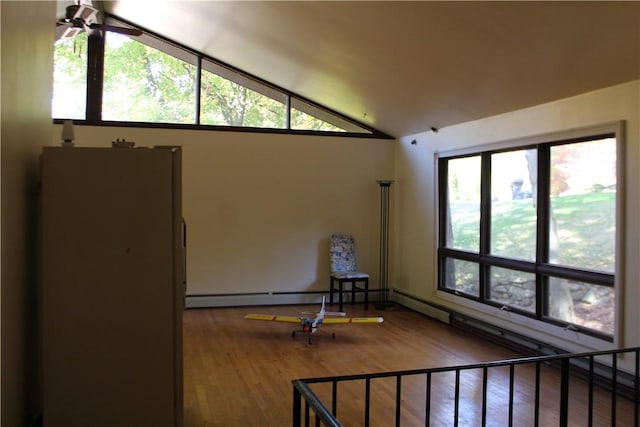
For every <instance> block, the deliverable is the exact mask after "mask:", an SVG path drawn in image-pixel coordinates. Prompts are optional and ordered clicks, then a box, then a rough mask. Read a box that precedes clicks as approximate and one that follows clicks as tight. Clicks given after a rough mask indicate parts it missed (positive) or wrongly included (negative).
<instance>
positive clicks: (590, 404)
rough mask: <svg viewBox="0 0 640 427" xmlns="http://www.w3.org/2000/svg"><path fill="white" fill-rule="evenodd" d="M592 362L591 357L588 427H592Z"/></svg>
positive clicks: (591, 357) (590, 358) (591, 358)
mask: <svg viewBox="0 0 640 427" xmlns="http://www.w3.org/2000/svg"><path fill="white" fill-rule="evenodd" d="M593 361H594V358H593V356H589V420H588V425H589V427H591V426H592V425H593Z"/></svg>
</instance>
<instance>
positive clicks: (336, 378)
mask: <svg viewBox="0 0 640 427" xmlns="http://www.w3.org/2000/svg"><path fill="white" fill-rule="evenodd" d="M636 351H640V347H631V348H626V349H615V350H602V351H594V352H586V353H560V354H551V355H544V356H528V357H519V358H514V359H504V360H496V361H490V362H479V363H473V364H465V365H454V366H444V367H439V368H422V369H409V370H402V371H387V372H377V373H369V374H352V375H338V376H333V377H315V378H301V379H299V380H296V381H301V382H304V383H306V384H313V383H323V382H333V381H352V380H364V379H367V378H387V377H396V376H409V375H421V374H427V373H437V372H448V371H456V370H460V371H464V370H470V369H481V368H485V367H487V368H493V367H497V366H510V365H521V364H525V363H534V362H548V361H553V360H561V359H579V358H583V357H591V356H594V357H595V356H605V355H611V354H620V353H632V352H636Z"/></svg>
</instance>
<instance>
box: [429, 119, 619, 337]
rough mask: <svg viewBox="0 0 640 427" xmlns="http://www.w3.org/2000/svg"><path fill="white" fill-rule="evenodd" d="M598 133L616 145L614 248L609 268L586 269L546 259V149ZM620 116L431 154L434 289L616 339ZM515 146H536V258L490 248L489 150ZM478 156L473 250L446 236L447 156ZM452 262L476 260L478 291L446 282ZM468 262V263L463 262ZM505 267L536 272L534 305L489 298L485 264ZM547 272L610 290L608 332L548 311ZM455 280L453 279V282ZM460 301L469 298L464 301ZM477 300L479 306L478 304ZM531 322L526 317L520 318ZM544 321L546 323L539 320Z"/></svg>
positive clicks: (450, 296)
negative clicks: (611, 304)
mask: <svg viewBox="0 0 640 427" xmlns="http://www.w3.org/2000/svg"><path fill="white" fill-rule="evenodd" d="M601 138H615V141H616V143H615V145H616V170H615V174H616V190H615V227H616V229H615V242H614V247H615V254H614V257H615V258H614V268H613V271H612V272H608V271H601V270H596V269H593V270H592V269H589V268H583V267H576V266H573V265H571V266H566V265H561V264H559V263H554V262H550V260H549V258H548V250H549V237H548V236H549V227H550V221H552V220H550V218H549V212H550V206H549V205H550V193H549V186H550V179H551V178H550V174H551V172H550V168H549V150H550V149H551V148H552V147H554V146H560V145H566V144H574V143H580V142H587V141H592V140H598V139H601ZM624 145H625V144H624V121H619V122H613V123H606V124H602V125H596V126H591V127H588V128H581V129H574V130H569V131H564V132H555V133H552V134H545V135H538V136H532V137H528V138H521V139H517V140H510V141H504V142H500V143H495V144H490V145H483V146H477V147H473V148H468V149H459V150H451V151H446V152H438V153H436V154H435V159H434V160H435V170H436V180H437V201H438V205H437V236H438V237H437V244H438V246H437V251H436V257H437V277H436V290H437V292H441V293H442V294H441V295H448V296H447V297H446V299H447V300H450V301H454V302H455V301H458V302H460V303H461V304H463V305H469V304H471V305H472V306H473V307H475V308H480V309H481V310H482V307H486V310H487V312H490V311H491V310H495V309H499V310H501V311H506V312H509V313H514V314H517V315H518V316H523V318H529V319H534V320H535V324H538V325H539V326H540V327H541V330H545V331H548V330H550V329H549V328H548V326H549V325H551V326H553V327H560V328H563V330H565V331H571V332H572V333H575V334H580V335H585V336H589V337H592V338H595V339H596V340H601V341H604V342H618V341H619V338H620V333H621V312H622V309H621V307H622V305H623V304H622V294H623V280H622V277H623V274H622V271H623V258H624V252H623V246H624V215H623V212H624V176H625V175H624V173H625V172H624ZM517 150H536V152H537V154H538V156H539V157H538V160H537V174H536V175H537V178H536V179H537V196H536V194H534V197H537V198H536V202H537V206H536V208H535V209H536V211H537V215H536V220H535V221H536V230H535V236H536V237H535V240H536V242H535V258H534V259H533V260H527V259H521V258H517V257H509V256H500V255H495V253H492V249H491V244H490V238H491V237H490V236H491V209H492V207H491V204H492V203H491V202H492V200H491V191H490V190H488V189H489V188H491V156H492V155H494V154H499V153H505V152H513V151H517ZM475 156H478V157H479V158H480V161H479V162H480V164H481V166H480V176H479V187H480V189H481V190H480V200H479V201H478V206H479V219H478V224H479V241H478V242H477V245H478V250H477V251H473V250H467V249H459V248H455V247H453V246H454V245H453V244H452V243H451V241H449V242H448V241H447V238H448V236H449V239H450V238H451V237H450V230H448V227H449V221H451V219H450V213H449V212H448V203H449V202H448V197H449V196H448V192H449V185H450V182H449V175H448V165H449V161H452V160H456V159H467V158H473V157H475ZM453 262H460V263H470V265H472V266H473V265H475V266H477V269H478V270H477V275H478V276H477V280H478V286H477V292H465V291H464V290H462V291H461V290H458V289H456V286H451V282H452V277H453V276H452V275H453V272H454V271H455V267H453ZM468 266H469V265H467V267H468ZM492 268H495V269H508V270H510V271H512V272H513V271H515V272H520V273H521V274H523V275H529V276H530V277H534V278H535V309H534V310H525V309H522V308H521V307H518V306H517V305H510V304H505V303H503V302H500V301H496V300H495V299H491V295H490V291H489V283H490V280H491V279H490V270H491V269H492ZM549 278H557V279H559V280H565V281H577V282H581V283H586V284H591V285H595V286H597V287H602V288H611V289H612V291H613V293H614V301H615V313H614V326H613V332H612V333H610V334H609V333H603V332H602V331H599V330H596V329H591V328H589V327H584V326H581V325H579V324H577V323H573V322H570V321H565V320H561V319H558V318H554V317H551V316H549V315H548V313H549V311H548V308H549V305H548V304H549V295H550V292H551V291H550V290H549ZM453 283H454V284H455V283H457V282H455V280H454V282H453ZM464 301H469V303H465V302H464ZM478 304H480V306H478ZM524 323H525V324H528V325H530V324H531V323H530V321H524ZM544 325H547V326H544Z"/></svg>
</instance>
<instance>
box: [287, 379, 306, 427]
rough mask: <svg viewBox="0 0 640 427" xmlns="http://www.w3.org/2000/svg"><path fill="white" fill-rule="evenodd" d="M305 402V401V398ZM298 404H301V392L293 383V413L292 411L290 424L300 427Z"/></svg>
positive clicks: (300, 415)
mask: <svg viewBox="0 0 640 427" xmlns="http://www.w3.org/2000/svg"><path fill="white" fill-rule="evenodd" d="M305 404H307V401H306V400H305ZM300 405H302V394H300V392H299V391H298V389H297V388H296V386H295V384H294V386H293V413H292V416H291V418H292V425H293V427H300V423H301V422H302V420H301V417H302V414H301V413H300Z"/></svg>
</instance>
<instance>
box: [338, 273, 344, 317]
mask: <svg viewBox="0 0 640 427" xmlns="http://www.w3.org/2000/svg"><path fill="white" fill-rule="evenodd" d="M338 287H339V288H340V289H339V290H338V304H339V307H340V312H342V291H343V290H344V282H343V281H342V280H340V279H338Z"/></svg>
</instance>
